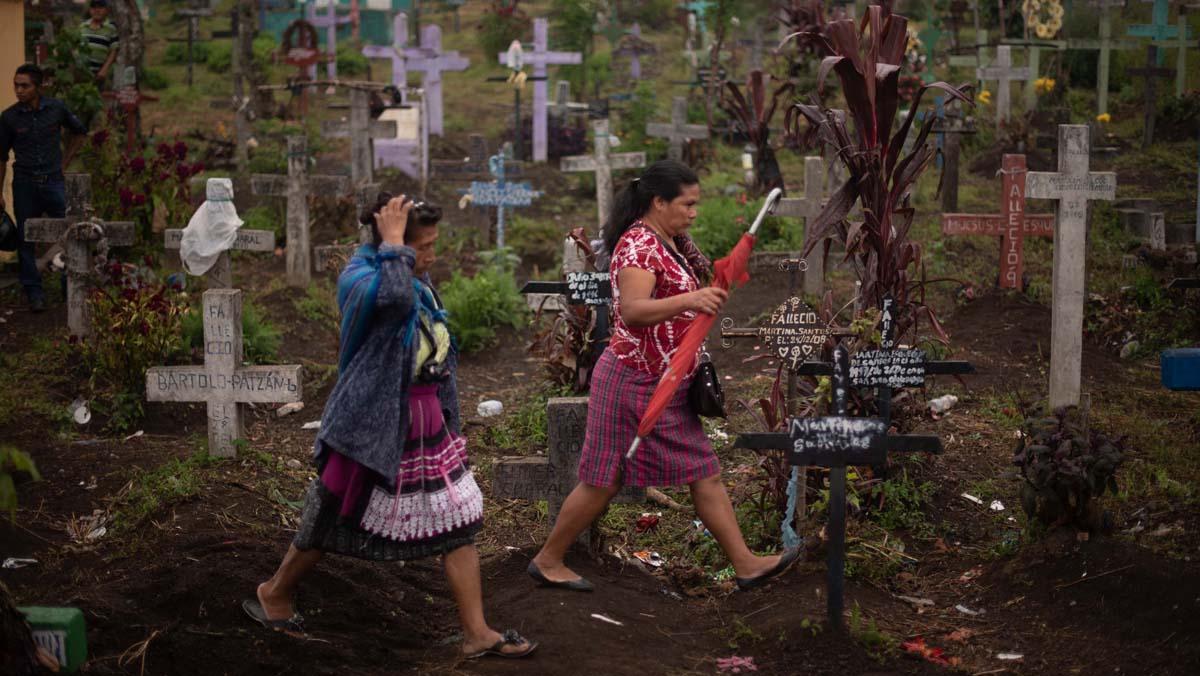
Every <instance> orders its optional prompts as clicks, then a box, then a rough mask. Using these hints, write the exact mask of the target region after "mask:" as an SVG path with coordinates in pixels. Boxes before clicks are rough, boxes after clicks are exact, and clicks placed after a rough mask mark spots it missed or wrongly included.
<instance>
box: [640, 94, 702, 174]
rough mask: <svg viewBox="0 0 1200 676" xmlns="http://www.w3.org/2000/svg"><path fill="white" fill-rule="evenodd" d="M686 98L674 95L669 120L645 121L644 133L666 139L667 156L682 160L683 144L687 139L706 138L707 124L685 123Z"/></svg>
mask: <svg viewBox="0 0 1200 676" xmlns="http://www.w3.org/2000/svg"><path fill="white" fill-rule="evenodd" d="M687 108H688V107H687V99H685V98H684V97H682V96H676V97H675V98H674V99H672V100H671V122H670V123H669V124H668V123H665V122H647V123H646V135H647V136H653V137H654V138H665V139H667V143H668V144H669V145H668V146H667V158H668V159H672V160H675V161H676V162H679V161H682V160H683V144H684V143H686V142H687V141H689V140H693V139H694V140H701V139H706V138H708V126H706V125H703V124H688V123H687Z"/></svg>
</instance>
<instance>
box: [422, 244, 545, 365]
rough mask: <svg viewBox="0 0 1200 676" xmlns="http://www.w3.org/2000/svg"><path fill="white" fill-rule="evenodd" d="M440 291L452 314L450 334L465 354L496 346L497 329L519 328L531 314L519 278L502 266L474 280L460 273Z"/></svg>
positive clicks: (449, 312)
mask: <svg viewBox="0 0 1200 676" xmlns="http://www.w3.org/2000/svg"><path fill="white" fill-rule="evenodd" d="M439 291H440V292H441V296H442V300H443V301H444V302H445V305H446V311H447V313H448V314H449V320H448V321H449V322H450V333H451V335H453V336H454V338H455V340H456V341H458V347H459V349H460V350H461V351H462V352H464V353H468V352H477V351H479V350H482V349H483V348H485V347H488V346H490V345H492V344H493V343H494V342H495V340H496V329H497V328H499V327H501V326H511V327H512V328H514V329H515V328H519V327H520V326H521V325H522V323H523V320H524V319H525V317H526V314H527V313H528V309H527V308H526V307H525V299H524V298H523V297H522V296H521V294H520V292H519V291H518V290H517V282H516V279H514V278H513V276H512V273H511V272H509V271H508V270H507V269H506V268H505V267H503V266H499V265H489V266H487V267H484V268H483V269H481V270H480V271H479V272H478V273H477V274H476V275H475V276H474V277H467V276H465V275H463V274H462V273H461V272H459V271H457V270H456V271H455V272H454V274H453V275H452V276H451V278H450V281H449V282H446V283H445V284H443V285H442V286H441V288H440V289H439Z"/></svg>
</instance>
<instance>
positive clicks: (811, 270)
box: [775, 157, 825, 296]
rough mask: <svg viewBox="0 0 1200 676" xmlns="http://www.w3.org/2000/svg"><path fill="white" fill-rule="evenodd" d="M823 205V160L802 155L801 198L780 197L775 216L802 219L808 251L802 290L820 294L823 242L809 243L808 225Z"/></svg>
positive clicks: (823, 284) (809, 232)
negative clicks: (802, 186) (802, 177)
mask: <svg viewBox="0 0 1200 676" xmlns="http://www.w3.org/2000/svg"><path fill="white" fill-rule="evenodd" d="M824 206H825V161H824V160H822V159H821V158H819V157H805V158H804V197H786V198H784V199H782V200H779V206H777V207H776V208H775V215H776V216H783V217H786V218H803V219H804V250H805V251H810V253H809V254H808V257H807V258H805V261H806V263H807V268H806V270H805V272H804V293H806V294H808V295H810V296H820V295H821V294H823V293H824V292H825V243H824V242H818V243H817V244H814V245H812V249H811V250H810V249H809V245H810V244H811V240H812V227H811V225H812V224H813V223H815V222H816V220H817V216H819V215H820V213H821V209H823V208H824Z"/></svg>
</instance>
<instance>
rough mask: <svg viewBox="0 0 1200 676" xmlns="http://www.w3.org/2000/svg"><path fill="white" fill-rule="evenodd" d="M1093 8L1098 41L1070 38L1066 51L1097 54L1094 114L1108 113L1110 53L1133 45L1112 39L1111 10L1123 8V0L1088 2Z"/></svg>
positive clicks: (1091, 0) (1092, 0)
mask: <svg viewBox="0 0 1200 676" xmlns="http://www.w3.org/2000/svg"><path fill="white" fill-rule="evenodd" d="M1088 4H1090V5H1091V6H1093V7H1098V8H1099V9H1100V35H1099V39H1095V40H1093V39H1091V38H1071V39H1069V40H1067V49H1068V50H1089V51H1095V52H1097V53H1098V54H1097V61H1096V113H1097V114H1098V115H1104V114H1106V113H1108V76H1109V64H1110V63H1111V61H1112V51H1113V50H1114V49H1115V50H1125V49H1133V48H1134V47H1135V45H1134V43H1132V42H1130V41H1128V40H1114V39H1113V37H1112V10H1113V8H1114V7H1116V8H1118V10H1119V9H1120V8H1121V7H1124V6H1125V0H1089V3H1088Z"/></svg>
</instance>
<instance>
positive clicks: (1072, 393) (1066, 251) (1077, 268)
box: [1025, 124, 1117, 410]
mask: <svg viewBox="0 0 1200 676" xmlns="http://www.w3.org/2000/svg"><path fill="white" fill-rule="evenodd" d="M1088 162H1089V154H1088V128H1087V126H1086V125H1068V124H1062V125H1059V127H1058V171H1057V172H1042V171H1031V172H1028V173H1026V174H1025V196H1026V197H1029V198H1031V199H1052V200H1057V201H1058V205H1057V207H1056V208H1055V219H1054V273H1053V281H1052V288H1051V297H1052V298H1053V305H1052V307H1051V324H1052V325H1051V329H1050V408H1051V409H1052V410H1053V409H1056V408H1058V407H1060V406H1078V405H1079V390H1080V365H1081V364H1080V362H1081V355H1082V351H1083V302H1084V295H1085V284H1084V279H1085V268H1086V262H1087V236H1086V235H1087V220H1088V219H1087V217H1088V201H1089V200H1112V199H1114V198H1115V197H1116V191H1117V175H1116V174H1114V173H1112V172H1089V171H1088Z"/></svg>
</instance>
